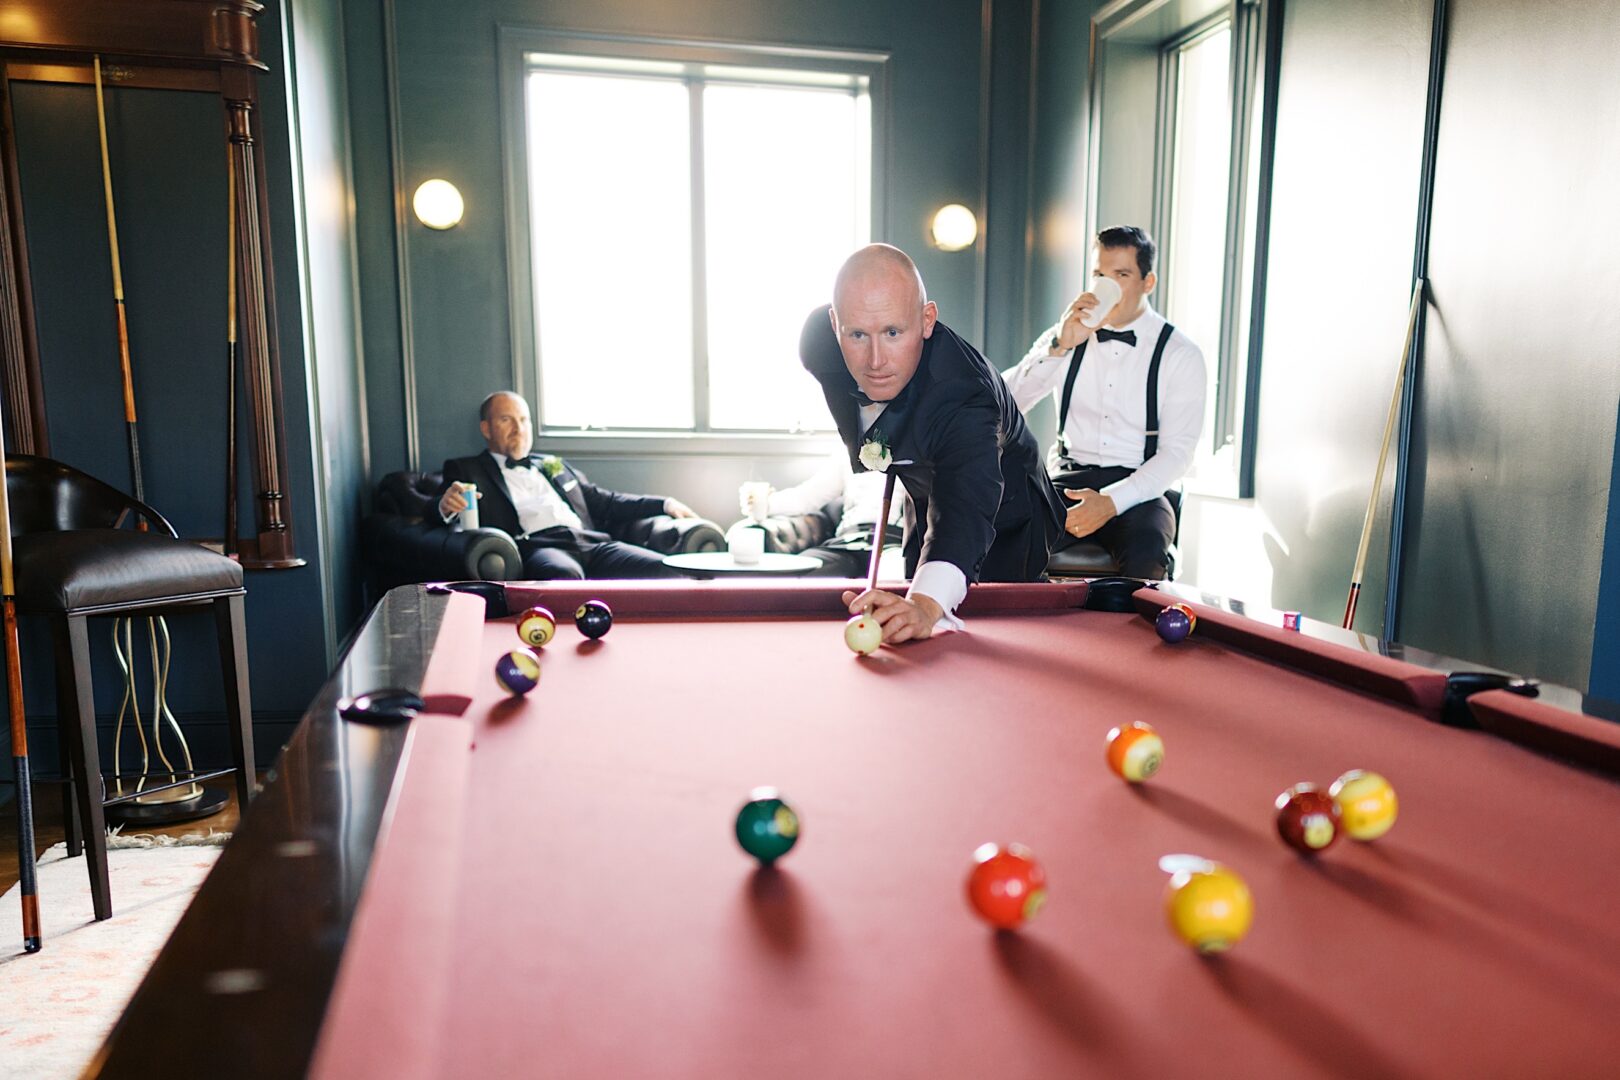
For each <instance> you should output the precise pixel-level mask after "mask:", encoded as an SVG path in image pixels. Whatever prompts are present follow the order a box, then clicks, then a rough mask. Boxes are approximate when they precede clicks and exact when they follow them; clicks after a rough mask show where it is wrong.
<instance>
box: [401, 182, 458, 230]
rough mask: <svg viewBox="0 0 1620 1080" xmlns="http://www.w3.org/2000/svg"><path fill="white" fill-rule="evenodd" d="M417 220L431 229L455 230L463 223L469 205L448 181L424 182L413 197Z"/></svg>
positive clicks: (413, 207)
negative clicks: (463, 215)
mask: <svg viewBox="0 0 1620 1080" xmlns="http://www.w3.org/2000/svg"><path fill="white" fill-rule="evenodd" d="M411 208H412V209H413V210H415V211H416V218H417V220H418V221H420V222H421V223H422V224H424V225H426V226H427V227H428V228H430V229H453V228H455V227H456V226H457V225H459V224H460V223H461V215H462V212H463V211H465V210H466V208H467V204H466V203H465V202H463V201H462V198H461V192H459V191H457V190H456V185H454V184H452V183H451V182H450V181H448V180H424V181H422V185H421V186H420V187H418V188H417V189H416V194H415V195H414V196H412V197H411Z"/></svg>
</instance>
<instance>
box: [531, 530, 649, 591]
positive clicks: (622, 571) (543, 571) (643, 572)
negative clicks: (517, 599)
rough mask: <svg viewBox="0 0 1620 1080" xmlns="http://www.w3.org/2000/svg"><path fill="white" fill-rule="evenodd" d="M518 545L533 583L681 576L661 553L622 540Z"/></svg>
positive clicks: (547, 542)
mask: <svg viewBox="0 0 1620 1080" xmlns="http://www.w3.org/2000/svg"><path fill="white" fill-rule="evenodd" d="M517 545H518V554H519V555H521V556H522V557H523V576H524V578H525V579H527V580H530V581H554V580H557V579H565V578H571V579H574V580H579V579H582V578H604V579H606V578H672V577H680V576H681V575H680V574H679V573H678V572H676V571H674V570H671V569H670V568H669V567H667V566H665V565H664V557H663V556H662V555H660V554H659V553H658V552H656V551H652V550H650V549H648V548H644V547H637V546H636V545H635V544H626V543H624V542H622V541H619V540H603V541H601V542H590V541H582V542H575V543H567V544H559V543H557V542H556V541H551V540H539V541H536V540H519V541H518V542H517Z"/></svg>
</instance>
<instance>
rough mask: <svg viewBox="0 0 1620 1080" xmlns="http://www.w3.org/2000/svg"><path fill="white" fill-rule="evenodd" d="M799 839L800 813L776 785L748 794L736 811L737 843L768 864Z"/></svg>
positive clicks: (762, 864)
mask: <svg viewBox="0 0 1620 1080" xmlns="http://www.w3.org/2000/svg"><path fill="white" fill-rule="evenodd" d="M798 842H799V815H798V814H796V813H794V812H793V807H791V806H789V805H788V804H787V803H786V802H784V801H783V800H782V795H781V793H780V792H778V791H777V790H776V789H775V788H773V787H759V788H755V789H754V790H753V791H750V792H749V793H748V801H747V802H745V803H743V805H742V809H741V810H738V811H737V843H739V844H741V845H742V849H743V850H744V851H746V852H748V854H750V855H752V856H753V857H754V858H756V859H758V860H759V862H760V865H761V866H769V865H771V864H772V863H774V862H775V861H776V860H777V859H780V858H781V857H782V856H783V855H786V854H787V853H788V852H789V851H791V850H792V849H793V845H794V844H796V843H798Z"/></svg>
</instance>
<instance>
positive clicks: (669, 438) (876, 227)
mask: <svg viewBox="0 0 1620 1080" xmlns="http://www.w3.org/2000/svg"><path fill="white" fill-rule="evenodd" d="M499 52H500V74H501V101H502V126H503V129H504V130H503V136H504V137H503V141H502V153H503V155H504V158H505V178H506V232H507V271H508V272H507V280H508V289H509V300H508V308H509V311H510V334H511V359H512V383H511V385H512V388H513V389H514V390H516V391H517V392H518V393H520V394H523V395H524V396H526V397H528V398H529V399H530V400H531V402H532V404H533V406H534V409H535V415H536V416H537V417H540V416H543V415H544V406H543V401H542V398H543V395H544V386H543V385H542V382H541V370H540V356H539V345H538V341H539V338H538V332H537V330H538V328H537V326H536V323H535V307H534V291H533V270H532V267H533V250H532V235H533V234H532V232H531V230H530V205H529V197H530V196H529V192H530V186H529V175H528V162H529V153H528V145H527V139H528V116H527V113H528V95H527V92H526V85H527V76H528V73H529V72H530V71H531V70H534V69H535V67H536V65H535V64H534V62H533V60H532V59H531V58H533V57H536V56H565V57H567V56H578V57H582V58H583V57H601V58H604V59H606V60H609V61H615V60H616V61H654V62H660V63H669V64H678V65H681V67H682V69H683V75H682V77H683V79H685V80H687V81H688V82H689V83H696V84H697V85H698V86H699V87H701V85H702V84H703V82H704V81H713V82H724V83H726V84H728V85H737V84H738V83H739V82H743V81H746V80H740V79H738V78H737V77H735V76H726V77H722V78H719V79H712V78H711V77H710V76H708V75H707V74H706V73H705V69H706V68H707V67H709V66H711V65H712V66H716V67H725V68H732V69H737V68H753V69H764V70H765V71H766V72H767V73H768V72H769V71H771V70H785V71H805V72H825V73H828V74H832V75H839V76H844V77H847V78H849V79H850V80H851V81H852V86H854V85H858V86H859V89H860V92H862V93H865V94H866V95H867V96H868V100H869V104H870V115H871V137H872V152H871V172H872V190H871V193H870V207H871V230H872V235H873V236H874V237H877V236H883V235H886V227H885V220H884V219H885V208H886V204H887V201H888V200H887V198H886V197H885V196H886V191H887V188H886V178H887V176H888V174H889V169H888V161H887V147H888V143H889V119H888V94H887V79H886V76H887V65H888V59H889V58H888V54H887V53H881V52H868V51H855V50H827V49H805V48H797V47H791V46H778V45H762V44H742V43H731V42H725V43H720V42H698V41H681V40H673V39H663V38H647V37H624V36H615V35H598V34H570V33H559V32H555V31H549V30H540V29H536V28H533V27H516V26H502V27H501V28H500V31H499ZM758 85H762V86H781V85H792V83H791V82H787V83H785V84H784V83H783V82H777V81H773V80H771V79H770V78H769V76H768V74H767V75H766V77H763V78H761V79H759V80H758ZM852 92H853V91H852ZM698 96H700V95H699V94H698V93H694V94H693V97H694V99H696V98H697V97H698ZM702 134H703V133H702V128H701V126H700V125H699V124H693V125H692V130H691V137H692V139H693V140H694V157H693V171H694V179H700V175H701V169H702V157H701V139H702ZM692 199H693V222H692V227H693V231H694V235H695V236H697V237H699V238H701V236H702V232H703V187H702V184H701V183H695V184H694V186H693V191H692ZM703 258H704V252H703V245H702V244H701V243H697V244H695V245H694V247H693V252H692V260H693V281H694V295H693V364H692V368H693V370H692V378H693V406H694V408H693V413H694V415H693V419H694V426H693V427H692V428H690V429H687V428H660V429H639V428H611V429H605V430H603V429H595V428H583V429H582V428H577V427H564V428H555V427H545V428H542V429H541V433H542V434H543V435H544V436H545V438H546V444H547V446H549V447H555V448H556V449H557V450H558V451H559V452H563V453H569V452H575V453H577V452H580V451H582V450H586V449H588V450H589V451H590V452H593V453H606V454H609V455H612V454H615V453H616V452H620V453H624V454H627V455H631V454H633V455H635V456H644V455H646V454H649V453H654V454H657V453H667V454H672V455H674V454H691V453H703V452H715V453H726V454H733V453H750V454H762V455H766V456H769V455H773V454H777V453H797V452H802V451H803V450H804V449H805V448H808V447H817V448H819V447H820V446H822V445H823V444H824V443H825V442H826V433H825V432H784V431H780V430H777V431H770V430H763V429H762V430H757V431H737V430H735V429H723V430H714V429H711V428H710V426H709V393H708V356H707V348H706V344H707V327H706V321H707V311H706V307H707V305H706V301H705V296H704V287H703V281H704V277H705V273H706V268H705V267H704V265H703ZM829 287H830V286H829ZM612 344H613V345H614V347H621V348H622V347H629V348H634V347H636V345H637V343H635V342H632V341H618V342H614V343H612ZM807 378H808V376H807ZM660 444H661V445H660Z"/></svg>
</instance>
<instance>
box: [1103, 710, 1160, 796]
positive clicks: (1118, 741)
mask: <svg viewBox="0 0 1620 1080" xmlns="http://www.w3.org/2000/svg"><path fill="white" fill-rule="evenodd" d="M1163 764H1164V740H1163V739H1161V738H1159V733H1158V732H1157V731H1154V730H1153V725H1152V724H1144V723H1142V721H1140V720H1137V721H1134V722H1133V723H1130V724H1126V725H1124V726H1123V727H1117V728H1114V729H1113V730H1112V731H1110V732H1109V733H1108V767H1109V768H1110V769H1112V770H1114V775H1116V776H1118V777H1120V778H1122V779H1124V780H1129V781H1130V782H1131V783H1133V784H1140V783H1141V782H1142V781H1143V780H1146V779H1147V778H1148V777H1150V776H1152V775H1153V774H1154V773H1156V772H1158V771H1159V766H1161V765H1163Z"/></svg>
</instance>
